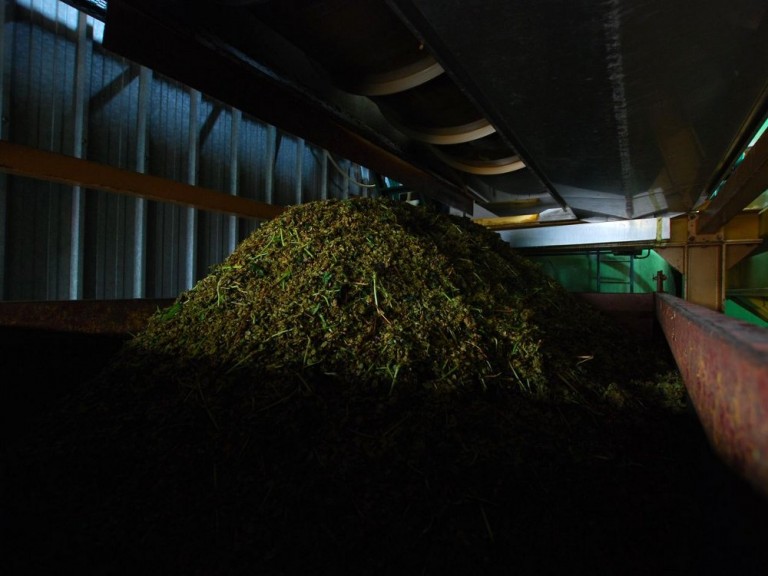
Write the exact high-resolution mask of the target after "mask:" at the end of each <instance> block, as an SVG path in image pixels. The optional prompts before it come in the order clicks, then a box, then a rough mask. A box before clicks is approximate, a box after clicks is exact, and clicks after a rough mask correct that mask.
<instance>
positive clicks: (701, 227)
mask: <svg viewBox="0 0 768 576" xmlns="http://www.w3.org/2000/svg"><path fill="white" fill-rule="evenodd" d="M765 190H768V137H765V136H763V137H762V138H760V139H759V140H758V141H757V143H756V144H755V145H754V146H753V147H752V148H751V149H750V150H749V152H748V153H747V154H746V156H745V157H744V160H743V161H742V163H741V164H739V166H738V167H737V168H736V169H735V170H734V171H733V173H732V174H731V175H730V176H729V177H728V179H727V180H726V181H725V184H724V185H723V187H722V188H721V189H720V191H719V192H718V193H717V196H715V198H714V199H713V200H712V201H711V202H710V204H709V205H708V206H707V207H706V208H705V209H704V210H703V211H701V212H700V213H699V222H698V227H697V231H698V232H699V233H701V234H714V233H715V232H716V231H717V230H718V229H720V228H722V227H723V226H725V225H726V224H727V223H728V221H729V220H730V219H731V218H733V217H734V216H736V215H737V214H738V213H739V212H741V211H742V210H743V209H744V208H746V207H747V206H748V205H749V203H750V202H752V201H753V200H754V199H755V198H757V197H758V196H759V195H760V194H762V193H763V192H764V191H765Z"/></svg>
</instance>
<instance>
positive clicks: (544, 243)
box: [499, 218, 670, 248]
mask: <svg viewBox="0 0 768 576" xmlns="http://www.w3.org/2000/svg"><path fill="white" fill-rule="evenodd" d="M499 234H500V235H501V238H502V240H504V241H505V242H509V244H511V245H512V247H513V248H555V247H564V246H567V247H570V248H576V247H585V246H596V245H600V244H606V245H611V246H613V245H622V244H623V245H639V246H653V245H655V244H658V243H660V242H663V241H665V240H668V239H669V237H670V223H669V218H646V219H642V220H641V219H638V220H617V221H614V222H597V223H578V224H562V225H558V226H546V227H538V228H537V227H533V228H525V229H518V230H506V231H503V232H500V233H499Z"/></svg>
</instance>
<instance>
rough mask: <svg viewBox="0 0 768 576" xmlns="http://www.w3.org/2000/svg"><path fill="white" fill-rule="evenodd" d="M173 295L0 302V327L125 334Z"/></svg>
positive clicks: (142, 324)
mask: <svg viewBox="0 0 768 576" xmlns="http://www.w3.org/2000/svg"><path fill="white" fill-rule="evenodd" d="M172 303H173V299H156V300H152V299H146V300H144V299H142V300H138V299H136V300H134V299H131V300H61V301H47V302H0V327H4V328H24V329H31V330H50V331H52V332H72V333H79V334H103V335H128V334H135V333H137V332H139V331H140V330H142V329H143V328H144V327H145V326H146V324H147V320H148V319H149V317H150V316H151V315H152V314H154V313H155V312H156V311H157V310H158V309H161V310H162V309H163V308H166V307H168V306H170V305H171V304H172Z"/></svg>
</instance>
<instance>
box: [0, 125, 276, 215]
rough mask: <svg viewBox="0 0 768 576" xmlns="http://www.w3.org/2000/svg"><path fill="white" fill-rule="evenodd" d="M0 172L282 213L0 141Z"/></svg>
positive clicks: (232, 209)
mask: <svg viewBox="0 0 768 576" xmlns="http://www.w3.org/2000/svg"><path fill="white" fill-rule="evenodd" d="M0 172H7V173H8V174H13V175H15V176H25V177H28V178H36V179H38V180H47V181H50V182H58V183H60V184H68V185H70V186H82V187H83V188H91V189H94V190H104V191H106V192H113V193H115V194H129V195H132V196H140V197H142V198H147V199H149V200H156V201H158V202H171V203H173V204H180V205H183V206H191V207H194V208H199V209H201V210H208V211H211V212H223V213H226V214H234V215H236V216H240V217H243V218H255V219H258V220H268V219H271V218H274V217H275V216H277V215H278V214H280V213H281V212H282V211H283V210H284V209H285V208H283V207H282V206H275V205H273V204H266V203H264V202H258V201H256V200H249V199H247V198H241V197H239V196H231V195H229V194H225V193H223V192H217V191H216V190H211V189H208V188H201V187H198V186H191V185H189V184H183V183H181V182H177V181H175V180H169V179H167V178H160V177H158V176H149V175H147V174H140V173H138V172H132V171H130V170H123V169H121V168H115V167H113V166H107V165H105V164H99V163H98V162H93V161H90V160H82V159H79V158H74V157H72V156H65V155H63V154H57V153H55V152H48V151H45V150H38V149H36V148H30V147H27V146H22V145H20V144H12V143H10V142H7V141H4V140H0Z"/></svg>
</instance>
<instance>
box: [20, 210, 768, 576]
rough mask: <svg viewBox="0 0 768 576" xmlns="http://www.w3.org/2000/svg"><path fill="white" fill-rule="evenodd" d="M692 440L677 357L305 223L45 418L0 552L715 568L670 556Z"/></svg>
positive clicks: (410, 238) (526, 285)
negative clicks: (41, 514) (40, 518)
mask: <svg viewBox="0 0 768 576" xmlns="http://www.w3.org/2000/svg"><path fill="white" fill-rule="evenodd" d="M699 434H700V430H699V429H698V428H697V427H696V425H695V421H692V420H691V419H690V413H689V412H688V407H687V405H686V398H685V391H684V388H683V386H682V383H681V382H680V378H679V375H678V374H677V372H676V370H675V367H674V364H673V362H672V360H671V357H670V355H669V353H668V350H666V351H664V349H663V347H660V346H656V345H654V344H651V343H648V342H641V341H639V340H636V339H635V338H633V336H632V335H631V334H629V333H628V332H627V331H626V330H624V329H623V328H620V327H619V326H617V325H615V324H614V323H613V321H612V320H611V319H609V318H607V317H605V316H604V315H602V314H601V313H600V312H598V311H597V310H595V309H594V308H592V307H591V306H589V305H587V304H586V303H585V302H583V301H581V300H579V299H578V298H577V297H575V296H573V295H571V294H569V293H567V292H566V291H565V290H564V289H563V288H562V287H561V286H560V285H558V284H557V283H556V282H555V281H553V280H552V279H550V278H549V277H548V276H546V275H545V274H544V273H543V272H542V271H541V270H540V268H539V267H538V266H537V265H535V264H534V263H532V262H530V261H529V260H526V259H525V258H523V257H521V256H520V255H518V254H517V253H516V252H515V251H514V250H513V248H511V247H510V246H509V245H507V244H505V243H504V242H502V241H501V240H500V239H499V237H498V235H496V234H495V233H493V232H490V231H488V230H486V229H485V228H482V227H480V226H478V225H475V224H474V223H472V222H471V221H470V220H468V219H466V218H458V217H454V216H449V215H446V214H441V213H438V212H435V211H431V210H429V209H426V208H422V207H415V206H412V205H410V204H407V203H400V202H394V201H389V200H384V199H364V198H355V199H351V200H343V201H336V200H329V201H323V202H315V203H309V204H304V205H300V206H295V207H292V208H290V209H288V210H286V211H285V212H284V213H283V214H282V215H281V216H280V217H278V218H276V219H275V220H273V221H270V222H268V223H266V224H264V225H262V226H261V227H260V228H259V229H258V230H256V231H255V232H254V233H253V234H252V235H251V236H250V237H249V238H247V239H246V240H244V241H243V242H242V243H241V245H240V246H238V248H237V249H236V250H235V251H234V253H233V254H232V255H231V256H230V257H229V258H227V259H226V261H224V262H223V263H221V264H220V265H219V266H217V267H216V268H215V269H213V270H212V271H211V273H210V274H209V275H208V276H206V277H205V278H204V279H202V280H201V281H200V282H199V283H198V284H197V285H196V286H194V287H193V288H192V289H191V290H189V291H186V292H184V293H182V294H181V295H179V297H178V298H177V299H176V301H175V302H174V303H173V305H171V306H169V307H167V308H166V309H163V310H158V312H157V313H156V314H155V315H154V316H153V317H152V318H151V320H150V321H149V323H148V325H147V327H146V330H144V331H143V332H141V333H140V334H138V335H136V336H135V337H134V338H132V339H131V340H130V341H129V342H128V343H127V344H126V345H125V346H124V347H123V348H122V350H121V351H120V353H119V354H117V355H116V357H115V358H114V359H113V361H112V362H111V364H110V365H109V366H108V368H107V369H106V370H105V371H104V372H103V373H101V374H100V375H99V377H97V378H95V379H94V380H89V381H87V382H84V383H83V384H82V385H81V386H79V387H78V388H77V389H75V390H74V391H73V392H72V394H71V395H69V397H68V398H67V401H66V402H65V403H64V405H63V407H62V408H60V409H57V410H55V411H54V412H53V413H50V414H48V415H46V418H45V419H44V420H43V421H41V422H40V424H39V428H38V429H37V430H36V435H35V437H34V439H32V440H31V441H30V443H29V445H28V446H27V447H26V448H25V451H24V454H23V458H21V457H20V462H21V463H19V464H17V467H18V469H19V470H21V471H22V472H23V473H20V474H17V476H18V477H23V478H32V479H33V481H31V482H30V481H26V482H19V483H18V484H16V485H15V486H14V488H12V492H13V494H14V495H15V496H14V498H15V500H14V501H18V502H20V504H17V510H16V512H15V516H14V517H16V518H17V519H20V520H18V523H19V527H18V528H17V530H16V533H15V534H16V535H15V536H14V538H16V539H17V540H18V539H20V538H24V537H26V538H31V537H30V536H29V535H34V539H35V542H39V545H38V547H37V548H35V549H34V550H33V552H32V553H30V554H29V555H27V556H25V557H24V558H25V559H24V560H22V561H20V564H19V566H23V568H24V569H25V570H27V569H29V568H30V566H31V564H29V558H34V562H36V563H37V565H39V566H38V567H40V568H41V569H42V568H51V567H60V566H62V565H63V564H62V562H63V563H64V564H67V563H68V564H70V565H75V566H78V567H80V568H85V567H87V568H88V569H89V571H91V572H94V571H95V572H105V573H115V572H120V573H132V572H133V573H135V571H140V572H141V573H145V574H146V573H148V572H152V573H155V572H157V573H167V572H169V571H174V572H177V573H204V574H232V573H247V574H253V573H258V574H306V573H314V572H316V571H335V572H336V573H350V574H351V573H354V574H392V573H420V574H422V573H423V574H444V573H457V572H458V573H507V572H508V571H510V570H512V571H515V572H516V573H530V574H541V573H562V569H561V566H560V564H559V563H560V562H562V561H563V559H564V558H567V561H568V573H571V574H576V573H594V572H595V571H597V572H608V573H624V574H629V573H654V572H660V571H664V569H665V568H666V567H668V564H666V560H665V559H668V558H669V554H670V550H671V549H673V548H674V549H675V554H677V555H678V556H679V557H680V558H678V559H677V562H678V564H679V563H680V562H683V563H684V564H685V566H687V567H689V568H695V567H708V564H707V562H708V559H710V557H709V556H708V555H707V551H706V550H702V549H701V548H700V547H697V546H695V545H693V544H690V543H689V545H687V547H686V543H685V542H682V543H681V540H680V538H679V535H680V534H681V533H688V532H690V530H692V528H691V524H690V522H691V518H692V517H693V516H696V515H697V514H699V511H700V510H702V509H703V507H702V506H701V502H700V501H699V500H697V499H696V498H697V496H696V494H697V493H696V492H695V491H694V492H692V491H691V485H693V484H695V483H696V482H697V481H700V480H701V474H699V473H698V472H697V469H696V467H695V466H692V465H691V458H692V457H693V456H692V455H696V454H700V453H701V452H700V450H698V449H696V450H691V449H690V446H691V445H696V446H699V444H697V443H699V442H701V439H702V437H701V436H700V435H699ZM686 442H688V443H687V444H686ZM714 477H715V476H713V478H714ZM41 502H42V503H41ZM681 502H685V503H686V505H681ZM29 506H32V507H34V508H35V509H38V510H45V518H46V524H45V525H46V526H49V527H50V530H49V532H44V531H42V532H41V528H40V527H39V526H38V525H37V524H35V523H34V522H29V521H28V518H29V516H28V515H25V514H24V512H23V510H25V509H26V508H25V507H29ZM696 517H698V516H696ZM74 518H77V519H78V520H77V521H74V520H73V519H74ZM638 518H645V523H640V524H638V520H637V519H638ZM606 522H607V524H606ZM653 522H655V523H656V524H654V526H655V528H654V535H655V537H656V538H658V545H656V544H652V543H648V542H647V538H646V534H645V531H646V528H645V527H646V526H647V525H649V524H650V523H653ZM25 523H26V524H25ZM694 523H695V522H694ZM702 526H706V524H702ZM756 534H757V533H756ZM25 535H26V536H25ZM665 535H668V536H669V537H667V536H665ZM749 537H750V538H752V537H753V535H751V533H750V536H749ZM638 538H642V540H643V541H644V542H646V545H645V546H644V547H643V546H640V547H638ZM754 538H759V535H755V536H754ZM673 542H674V546H672V543H673ZM17 545H18V547H19V549H24V546H23V545H21V544H18V542H17ZM27 548H29V545H28V544H27ZM742 549H743V548H739V550H742ZM65 551H66V552H65ZM662 553H663V554H662ZM717 553H718V554H722V550H720V549H718V552H717ZM655 554H656V555H655ZM739 554H741V552H739ZM739 557H740V558H741V557H742V556H739ZM595 558H599V563H598V564H595ZM148 559H151V569H149V570H148V567H147V566H148V564H147V562H148ZM34 562H33V564H34ZM756 563H757V564H758V565H760V564H759V562H756ZM676 565H677V564H676ZM638 569H639V571H638ZM694 571H695V570H694Z"/></svg>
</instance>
